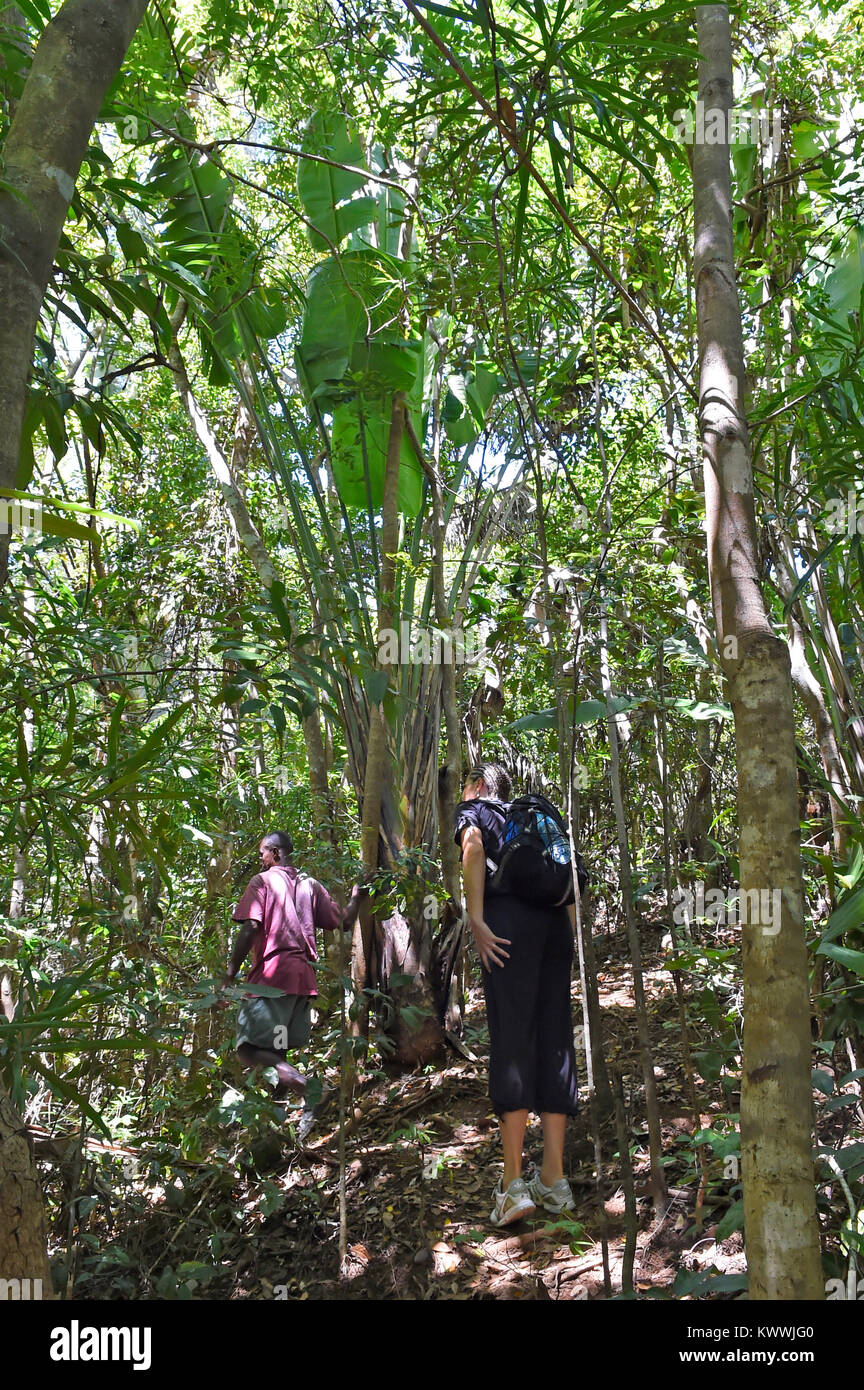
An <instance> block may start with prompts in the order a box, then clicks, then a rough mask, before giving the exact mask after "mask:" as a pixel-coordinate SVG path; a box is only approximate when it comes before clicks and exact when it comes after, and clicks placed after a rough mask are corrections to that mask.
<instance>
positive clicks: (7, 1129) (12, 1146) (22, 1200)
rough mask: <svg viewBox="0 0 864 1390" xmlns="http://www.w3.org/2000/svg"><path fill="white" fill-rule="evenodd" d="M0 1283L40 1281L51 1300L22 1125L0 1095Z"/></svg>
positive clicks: (41, 1221) (38, 1199)
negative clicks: (4, 1280)
mask: <svg viewBox="0 0 864 1390" xmlns="http://www.w3.org/2000/svg"><path fill="white" fill-rule="evenodd" d="M0 1279H30V1280H33V1279H41V1280H42V1297H43V1298H50V1297H51V1270H50V1267H49V1265H48V1255H47V1247H46V1241H45V1217H44V1214H43V1210H42V1193H41V1190H40V1187H39V1178H38V1176H37V1173H36V1166H35V1164H34V1162H33V1150H32V1149H31V1147H30V1140H29V1139H28V1137H27V1130H26V1128H25V1126H24V1121H23V1120H22V1119H21V1117H20V1115H19V1114H18V1112H17V1111H16V1109H15V1107H14V1106H13V1104H12V1102H11V1100H10V1099H9V1097H8V1096H7V1095H5V1094H3V1093H2V1092H0Z"/></svg>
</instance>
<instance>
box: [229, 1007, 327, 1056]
mask: <svg viewBox="0 0 864 1390" xmlns="http://www.w3.org/2000/svg"><path fill="white" fill-rule="evenodd" d="M311 1010H312V999H311V996H310V995H308V994H283V995H281V996H272V995H271V996H270V997H269V998H264V997H263V996H259V997H258V998H254V999H248V1000H247V1001H246V1003H245V1004H241V1005H240V1009H239V1011H238V1013H237V1042H236V1046H237V1047H242V1046H243V1044H244V1043H248V1044H249V1046H250V1047H261V1048H264V1049H266V1050H267V1051H268V1052H287V1051H288V1049H289V1048H293V1047H305V1046H306V1044H307V1043H308V1041H309V1038H310V1035H311V1033H312V1018H311Z"/></svg>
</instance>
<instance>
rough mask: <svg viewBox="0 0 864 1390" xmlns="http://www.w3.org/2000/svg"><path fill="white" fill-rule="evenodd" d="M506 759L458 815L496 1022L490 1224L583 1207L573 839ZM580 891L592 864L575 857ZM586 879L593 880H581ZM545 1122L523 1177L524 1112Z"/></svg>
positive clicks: (477, 781)
mask: <svg viewBox="0 0 864 1390" xmlns="http://www.w3.org/2000/svg"><path fill="white" fill-rule="evenodd" d="M509 797H510V777H509V775H508V773H507V771H506V769H505V768H504V767H502V765H501V764H500V763H480V764H478V765H477V766H476V767H474V768H473V769H472V770H471V772H470V774H469V776H468V780H467V782H466V783H465V787H464V789H463V792H462V802H461V804H460V805H459V806H458V807H457V808H456V817H455V828H456V836H455V838H456V843H457V844H458V845H459V846H460V848H461V851H462V877H463V882H464V885H465V903H466V908H467V911H468V920H469V922H470V925H471V931H472V933H473V936H474V941H475V943H476V946H477V953H478V955H479V956H480V960H481V963H482V966H483V992H484V994H485V997H486V1012H487V1016H488V1021H489V1094H490V1098H491V1100H492V1107H493V1109H494V1110H495V1113H496V1114H497V1116H498V1118H499V1123H500V1127H501V1146H502V1149H503V1157H504V1172H503V1175H502V1178H501V1181H500V1182H499V1184H498V1186H497V1188H496V1189H495V1193H494V1207H493V1210H492V1212H491V1214H490V1220H491V1221H492V1224H493V1225H495V1226H509V1225H510V1224H511V1223H512V1222H514V1221H518V1220H519V1219H520V1218H521V1217H523V1216H530V1215H531V1214H532V1213H533V1212H534V1211H535V1209H536V1208H537V1207H542V1208H543V1209H544V1211H546V1212H548V1213H549V1214H550V1215H553V1216H560V1215H561V1214H562V1213H564V1212H567V1211H572V1210H573V1209H574V1207H575V1202H574V1200H573V1193H572V1192H571V1190H570V1184H569V1183H568V1182H567V1179H566V1178H565V1176H564V1167H563V1160H564V1131H565V1127H566V1124H567V1117H568V1115H575V1114H576V1112H577V1109H578V1088H577V1076H576V1061H575V1057H574V1051H573V1020H572V1016H571V1010H570V974H571V966H572V961H573V929H574V926H575V919H576V910H575V906H574V905H573V900H574V893H573V883H572V878H573V875H572V867H571V863H570V850H569V841H567V838H566V832H565V831H564V826H563V821H562V820H561V817H560V815H559V814H558V812H557V811H556V810H555V808H554V807H553V806H552V805H551V804H550V803H549V802H548V801H546V800H545V798H543V797H522V798H519V799H518V800H517V801H514V802H512V803H510V802H509ZM577 866H578V870H579V886H580V890H582V889H584V882H583V872H584V866H583V865H582V864H581V861H579V859H578V856H577ZM585 880H586V881H587V874H586V875H585ZM531 1111H533V1112H534V1113H535V1114H538V1115H539V1116H540V1121H541V1124H542V1127H543V1161H542V1165H541V1167H540V1170H539V1172H536V1173H535V1174H534V1176H533V1177H531V1178H530V1179H529V1180H528V1181H526V1180H525V1179H524V1178H523V1176H522V1150H523V1144H524V1139H525V1128H526V1125H527V1123H528V1115H529V1113H530V1112H531Z"/></svg>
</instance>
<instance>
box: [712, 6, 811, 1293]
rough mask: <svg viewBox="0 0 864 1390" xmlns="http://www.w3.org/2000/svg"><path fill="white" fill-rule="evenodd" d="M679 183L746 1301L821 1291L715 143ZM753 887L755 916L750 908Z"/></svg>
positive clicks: (798, 914)
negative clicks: (725, 766) (686, 194)
mask: <svg viewBox="0 0 864 1390" xmlns="http://www.w3.org/2000/svg"><path fill="white" fill-rule="evenodd" d="M696 13H697V29H698V38H699V54H700V62H699V98H700V100H701V101H703V102H704V109H705V110H706V111H709V110H721V111H723V112H724V116H725V114H726V113H728V111H729V109H730V108H731V106H732V50H731V40H730V32H729V12H728V8H727V7H726V6H725V5H702V6H700V7H699V8H698V9H697V12H696ZM726 130H727V133H728V125H727V126H726ZM693 186H694V202H695V257H694V271H695V277H696V312H697V322H698V330H699V424H700V431H701V438H702V446H703V460H704V471H705V505H706V531H707V539H708V565H709V573H710V578H711V595H712V601H713V607H714V617H715V621H716V625H717V641H718V649H719V652H720V659H721V662H722V664H723V667H724V670H725V673H726V675H727V677H728V679H729V694H730V701H731V704H732V709H733V712H734V716H735V733H736V739H737V758H738V813H739V824H740V875H741V891H742V900H743V901H746V902H747V903H748V909H747V912H746V914H744V913H742V914H741V915H746V916H747V917H748V918H749V920H747V921H744V922H742V942H743V970H744V1056H743V1076H742V1085H741V1150H742V1160H743V1174H742V1176H743V1189H744V1222H745V1240H746V1249H747V1264H748V1269H749V1276H750V1297H751V1299H771V1300H780V1299H798V1298H806V1299H821V1298H822V1297H823V1296H824V1287H823V1277H822V1269H821V1261H820V1254H819V1228H818V1224H817V1219H816V1203H815V1190H814V1177H813V1160H812V1122H813V1116H812V1098H811V1090H810V1000H809V984H808V973H807V956H806V948H805V943H804V910H803V893H802V884H801V857H800V843H799V824H798V788H797V777H796V756H795V726H794V718H793V703H792V679H791V671H790V661H789V652H788V650H787V648H786V646H785V644H784V643H783V642H782V641H780V639H779V638H778V637H776V636H775V634H774V631H773V628H772V625H771V622H770V619H769V615H768V611H767V609H766V606H765V602H764V599H763V595H762V591H761V586H760V579H759V562H758V548H757V543H756V526H755V515H754V497H753V476H752V460H751V451H750V437H749V431H748V427H747V421H746V418H745V413H744V411H745V405H744V401H745V377H744V348H743V338H742V330H741V309H740V304H739V301H738V289H737V283H736V279H735V265H734V257H733V241H732V194H731V183H730V172H729V145H728V143H727V142H724V143H721V144H707V143H702V144H699V143H696V144H694V146H693ZM754 890H755V892H757V893H759V894H760V900H759V901H760V908H757V909H756V910H755V911H754V908H753V901H754V900H753V896H752V895H753V893H754ZM766 892H767V894H768V895H769V897H768V900H767V901H768V903H769V904H770V905H771V910H770V911H769V912H766V911H764V910H761V903H762V902H763V901H764V899H763V898H762V897H761V895H762V894H763V893H766ZM745 894H746V895H748V896H747V897H746V898H745ZM775 909H776V910H775ZM754 919H755V920H754Z"/></svg>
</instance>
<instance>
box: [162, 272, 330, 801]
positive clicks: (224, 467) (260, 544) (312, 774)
mask: <svg viewBox="0 0 864 1390" xmlns="http://www.w3.org/2000/svg"><path fill="white" fill-rule="evenodd" d="M186 310H187V305H186V302H185V300H182V299H181V300H179V301H178V304H177V308H176V309H175V311H174V314H173V316H172V319H171V328H172V339H171V347H170V348H169V351H168V360H169V363H170V365H171V371H172V373H173V376H174V384H175V386H176V388H177V394H178V396H179V397H180V402H181V404H182V406H183V409H184V410H185V412H186V415H187V418H188V420H189V423H190V425H191V426H192V428H193V430H194V431H195V435H196V437H197V439H198V442H199V444H200V445H201V447H202V448H203V450H204V452H205V454H206V455H207V461H208V463H209V464H210V467H211V469H212V471H213V474H214V476H215V478H216V481H217V482H218V484H219V488H220V491H221V493H222V498H223V500H224V502H225V506H226V508H227V510H228V515H229V517H230V518H231V524H232V526H233V528H234V533H235V535H236V537H237V540H238V541H239V543H240V545H242V547H243V549H244V550H245V552H246V554H247V556H248V558H249V559H250V560H251V562H252V564H253V566H254V568H255V573H256V574H257V576H258V579H259V580H260V582H261V585H262V587H263V588H264V589H266V590H267V592H268V593H269V592H270V590H271V589H272V588H273V585H274V584H275V583H277V581H280V579H281V576H280V574H279V571H278V569H277V568H276V566H275V565H274V563H273V561H272V559H271V558H270V554H269V552H268V550H267V547H266V545H265V544H264V541H263V539H262V537H261V535H260V533H259V531H258V528H257V526H256V525H255V522H254V521H253V520H252V517H251V515H250V512H249V508H248V507H247V505H246V498H245V497H244V495H243V490H242V488H241V487H240V485H239V484H238V482H237V479H236V477H235V475H234V473H233V471H232V468H231V465H230V464H229V462H228V460H227V458H226V457H225V453H224V451H223V449H222V446H221V444H220V443H219V440H218V439H217V438H216V435H215V434H214V432H213V430H212V428H211V426H210V422H209V420H208V419H207V417H206V415H205V414H204V412H203V410H202V409H201V407H200V405H199V404H198V401H197V400H196V398H195V393H194V391H193V390H192V385H191V383H190V381H189V373H188V371H187V369H186V363H185V361H184V359H183V354H182V352H181V349H180V342H179V336H178V335H179V333H180V329H181V327H182V325H183V322H184V320H185V318H186ZM240 412H241V420H240V421H238V425H237V427H236V429H237V431H239V430H240V429H241V427H242V426H243V424H244V413H245V417H248V418H249V421H250V425H249V428H247V429H244V433H245V436H246V447H247V448H248V447H250V445H251V414H250V412H249V410H248V406H247V403H246V402H245V401H242V400H241V402H240ZM236 447H237V440H236V437H235V455H236ZM301 727H302V730H303V740H304V743H305V747H306V761H307V764H308V767H309V784H310V789H311V792H312V809H313V816H314V819H315V821H316V824H318V825H322V824H325V823H326V822H328V821H329V802H328V795H329V794H328V786H327V759H326V756H325V753H324V740H323V737H322V734H321V722H320V720H319V718H318V711H317V710H314V711H313V713H312V714H310V715H308V716H307V717H306V718H305V719H303V720H302V721H301Z"/></svg>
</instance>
